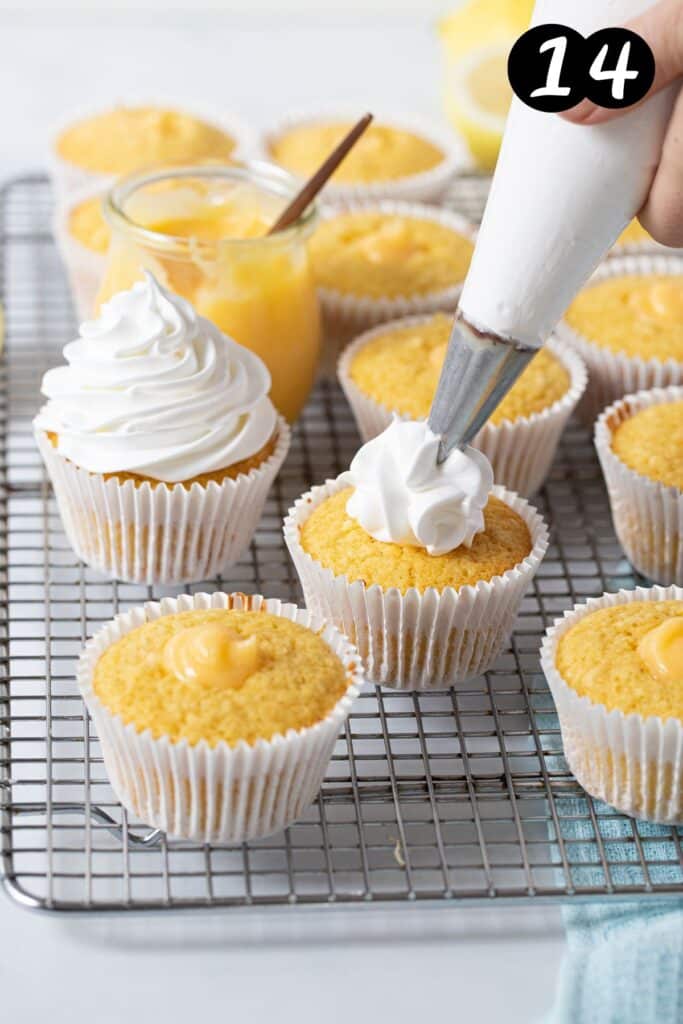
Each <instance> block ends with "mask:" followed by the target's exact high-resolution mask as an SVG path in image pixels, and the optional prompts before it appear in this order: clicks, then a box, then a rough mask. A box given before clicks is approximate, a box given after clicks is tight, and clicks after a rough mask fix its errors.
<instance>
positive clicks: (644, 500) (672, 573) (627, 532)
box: [595, 387, 683, 586]
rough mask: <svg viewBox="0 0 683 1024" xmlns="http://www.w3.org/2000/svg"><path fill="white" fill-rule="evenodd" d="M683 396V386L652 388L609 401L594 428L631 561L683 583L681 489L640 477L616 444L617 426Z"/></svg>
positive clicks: (661, 579) (651, 575)
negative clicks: (611, 403) (646, 410)
mask: <svg viewBox="0 0 683 1024" xmlns="http://www.w3.org/2000/svg"><path fill="white" fill-rule="evenodd" d="M681 401H683V387H678V388H676V387H672V388H654V389H653V390H651V391H640V392H638V393H637V394H635V395H627V396H626V397H625V398H623V399H621V401H619V402H615V403H614V405H611V406H609V408H608V409H606V410H605V411H604V413H603V414H602V416H600V418H599V419H598V422H597V424H596V427H595V447H596V449H597V452H598V457H599V459H600V464H601V466H602V471H603V473H604V476H605V482H606V484H607V492H608V494H609V500H610V507H611V509H612V518H613V520H614V529H615V531H616V534H617V537H618V538H619V543H620V544H621V546H622V547H623V549H624V551H625V553H626V557H627V558H628V560H629V561H630V562H631V564H632V565H633V566H634V567H635V568H636V569H637V570H638V572H639V573H641V574H642V575H643V576H645V577H647V579H649V580H653V581H654V582H655V583H661V584H664V585H669V584H671V583H675V584H677V585H678V586H683V492H681V491H680V490H679V489H678V488H677V487H668V486H666V485H665V484H662V483H660V482H659V481H657V480H652V479H650V478H649V477H646V476H642V475H641V474H640V473H637V472H636V471H635V470H633V469H631V468H630V467H629V466H627V465H626V464H625V463H624V462H622V460H621V459H620V458H619V456H618V455H617V454H616V453H615V452H614V451H613V449H612V438H613V436H614V432H615V430H616V429H617V427H618V426H619V425H620V424H621V423H623V422H624V421H625V420H627V419H630V417H631V416H633V415H635V413H637V412H640V410H641V409H649V408H650V407H651V406H654V405H662V404H664V403H666V402H681Z"/></svg>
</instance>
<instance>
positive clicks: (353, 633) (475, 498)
mask: <svg viewBox="0 0 683 1024" xmlns="http://www.w3.org/2000/svg"><path fill="white" fill-rule="evenodd" d="M437 449H438V438H436V437H435V435H434V434H432V433H431V431H430V430H429V428H428V427H427V426H426V424H424V423H414V422H408V421H406V422H402V421H400V420H395V421H394V422H393V423H392V424H391V426H390V427H389V428H388V429H387V430H386V431H385V433H384V434H381V435H380V436H379V437H377V438H375V439H374V440H373V441H370V442H369V443H368V444H366V445H365V446H364V447H363V448H361V450H360V451H359V452H358V454H357V455H356V457H355V458H354V460H353V462H352V464H351V469H350V472H349V473H345V474H342V475H341V476H340V477H338V478H337V479H336V480H331V481H328V482H327V483H326V484H324V485H323V486H321V487H315V488H313V490H311V491H309V492H308V493H307V494H305V495H304V496H303V497H302V498H300V499H299V500H298V501H297V502H296V504H295V505H294V507H293V508H292V509H290V512H289V515H288V516H287V518H286V520H285V527H284V533H285V540H286V542H287V546H288V548H289V551H290V553H291V555H292V558H293V560H294V564H295V566H296V569H297V572H298V574H299V578H300V580H301V583H302V586H303V591H304V596H305V598H306V604H307V606H308V607H309V608H310V609H311V610H312V611H314V612H315V613H316V614H319V615H322V616H323V618H325V619H327V620H328V621H330V622H333V623H334V624H335V625H336V626H337V627H338V628H339V629H341V630H342V631H343V632H344V633H346V635H347V636H349V637H350V638H352V640H353V642H354V643H355V644H356V645H357V646H358V649H359V651H360V653H361V656H362V657H363V659H364V661H365V663H366V667H367V670H368V675H369V678H370V679H372V680H373V682H375V683H382V684H385V685H387V686H393V687H396V688H398V689H416V690H427V689H443V688H445V687H448V686H452V685H454V684H456V683H459V682H462V681H463V680H466V679H469V678H471V677H473V676H476V675H478V674H479V673H481V672H485V671H486V670H487V669H488V668H490V667H491V665H492V664H493V662H494V661H495V659H496V657H497V656H498V654H499V653H500V651H501V649H502V647H503V646H504V644H505V642H506V640H507V638H508V637H509V635H510V632H511V630H512V625H513V621H514V618H515V616H516V614H517V610H518V608H519V605H520V603H521V601H522V597H523V596H524V592H525V591H526V589H527V587H528V586H529V584H530V582H531V580H532V578H533V576H534V574H535V572H536V569H537V568H538V565H539V564H540V561H541V559H542V557H543V555H544V553H545V550H546V547H547V531H546V529H545V526H544V524H543V521H542V519H541V518H540V516H539V515H538V514H537V513H536V511H535V510H534V509H533V508H531V506H529V505H528V504H527V503H526V502H525V501H523V500H522V499H521V498H518V497H517V496H516V495H515V494H512V493H511V492H508V491H505V490H503V489H502V488H499V487H492V482H493V475H492V471H491V467H490V466H489V464H488V462H487V460H486V458H485V456H483V455H482V454H481V453H479V452H477V451H475V450H474V449H466V450H465V451H464V452H461V451H455V452H453V453H451V455H450V456H449V457H448V459H446V461H445V462H443V463H441V464H440V465H439V466H437V463H436V455H437Z"/></svg>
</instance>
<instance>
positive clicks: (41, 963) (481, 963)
mask: <svg viewBox="0 0 683 1024" xmlns="http://www.w3.org/2000/svg"><path fill="white" fill-rule="evenodd" d="M283 6H284V5H283ZM0 39H1V41H2V60H1V61H0V96H1V97H2V118H3V139H4V140H5V144H4V146H3V147H2V150H0V178H3V177H5V176H7V175H8V174H10V173H13V172H15V171H17V170H19V169H26V168H31V169H35V168H37V167H41V166H43V165H44V162H45V153H46V142H45V139H46V134H47V132H48V130H49V128H50V126H51V124H53V122H54V121H55V119H57V118H59V117H60V116H61V115H62V114H63V113H64V112H65V111H67V110H69V109H70V108H78V107H79V106H82V105H83V104H87V105H92V104H97V103H99V102H102V101H103V102H105V103H107V102H109V101H111V100H112V99H126V98H129V97H134V96H138V97H140V96H143V97H144V96H151V97H159V96H163V95H165V94H170V95H171V96H173V97H185V98H186V99H187V101H188V102H189V101H190V100H193V101H198V102H202V101H204V102H206V101H207V100H208V102H209V103H210V105H212V106H216V105H220V104H222V105H224V106H225V107H227V108H232V109H233V110H235V111H237V112H238V113H240V114H241V115H242V116H243V117H244V118H245V119H246V120H247V121H249V122H251V123H252V124H253V125H255V126H257V127H258V126H266V125H267V124H268V123H269V122H272V120H273V119H274V118H276V117H278V116H280V115H281V114H282V112H283V110H286V109H288V108H293V107H298V106H302V105H305V106H307V107H310V106H316V105H320V106H323V107H326V106H327V105H329V104H334V103H335V101H341V102H343V103H344V104H345V105H347V106H348V104H357V105H358V109H359V111H360V110H364V109H368V108H369V109H372V108H373V107H379V108H380V109H384V110H387V109H389V110H395V111H396V112H399V113H400V112H401V111H403V112H415V113H422V114H425V115H430V116H433V117H438V116H439V66H438V59H439V55H438V49H437V45H436V41H435V35H434V30H433V25H432V24H430V21H429V19H428V18H419V17H415V16H410V17H409V16H401V17H392V16H384V17H382V18H380V17H379V16H374V17H366V18H363V17H362V16H361V15H353V16H351V15H349V16H346V17H343V16H342V17H340V16H331V15H320V16H317V17H315V16H312V17H307V18H303V17H301V16H299V17H296V16H295V17H291V18H288V17H286V16H284V15H282V14H280V15H276V16H272V17H263V16H260V17H259V18H255V17H254V18H249V17H244V16H240V17H236V16H232V17H231V16H229V15H225V14H223V15H221V14H217V13H215V12H214V13H213V14H211V15H199V14H185V15H183V14H178V13H174V12H171V13H170V14H168V15H164V14H158V13H157V14H151V15H145V14H142V15H139V16H138V15H135V14H134V13H132V14H128V15H125V16H115V15H107V14H106V12H98V13H97V17H95V15H94V13H93V12H92V11H91V12H90V15H89V16H83V15H80V16H79V15H77V14H73V13H71V14H59V13H58V12H54V11H50V12H33V14H32V15H30V16H29V15H28V14H27V13H26V12H25V13H24V16H23V19H22V23H21V24H19V23H17V22H16V20H14V21H13V19H12V16H11V15H10V14H8V13H6V12H2V11H0ZM563 948H564V938H563V934H562V929H561V924H560V917H559V912H558V911H557V910H544V911H539V910H535V909H532V908H529V907H526V906H522V905H519V906H515V907H513V908H509V907H508V908H485V909H463V908H452V909H448V908H444V909H441V908H438V909H435V910H429V911H423V910H421V909H420V908H419V907H410V908H406V909H402V910H396V911H392V912H384V911H379V910H373V909H370V910H364V911H360V912H357V913H349V912H344V911H315V912H311V911H308V912H307V911H294V912H291V911H289V910H287V911H283V912H280V913H277V914H275V915H273V914H270V915H260V914H258V913H255V914H252V913H249V914H230V913H220V912H219V913H212V914H196V915H189V916H188V915H180V914H176V915H171V916H169V915H165V914H163V915H160V916H158V917H153V918H149V917H130V918H125V917H124V918H121V917H117V918H104V919H103V918H100V919H95V920H91V919H89V918H69V919H65V918H59V919H57V918H51V917H48V916H44V915H40V914H33V913H29V912H27V911H25V910H22V909H20V908H18V907H16V906H14V905H13V904H11V903H10V902H9V901H8V900H5V899H3V900H2V901H1V902H0V1019H1V1020H3V1021H4V1020H6V1021H8V1024H10V1022H11V1024H33V1022H38V1021H41V1022H42V1021H43V1020H49V1021H50V1024H62V1022H67V1021H68V1022H69V1024H80V1022H81V1021H85V1020H88V1021H94V1022H95V1024H110V1022H111V1024H114V1022H116V1024H120V1022H121V1021H123V1020H126V1021H133V1020H142V1019H145V1018H147V1019H150V1020H154V1021H156V1020H160V1019H161V1018H162V1016H163V1018H164V1019H165V1020H166V1021H168V1024H176V1022H178V1024H180V1022H185V1021H187V1020H188V1019H190V1015H191V1016H192V1017H194V1019H196V1020H203V1019H210V1017H209V1015H212V1014H220V1015H221V1017H228V1016H230V1017H231V1018H233V1019H234V1018H235V1016H237V1018H238V1019H240V1018H241V1019H244V1018H247V1017H248V1019H249V1020H250V1021H253V1022H254V1024H261V1022H262V1021H263V1022H265V1021H270V1020H280V1021H283V1022H288V1021H293V1022H294V1021H297V1022H299V1024H305V1022H308V1021H311V1022H312V1021H318V1020H320V1019H322V1020H328V1021H332V1022H334V1021H340V1022H341V1021H345V1022H346V1021H348V1020H352V1021H353V1020H355V1021H359V1022H365V1021H382V1022H387V1024H389V1022H391V1024H402V1022H404V1021H406V1022H407V1021H411V1022H412V1024H414V1021H415V1020H416V1019H418V1020H419V1019H422V1020H425V1019H429V1018H433V1019H435V1020H462V1021H463V1022H467V1024H469V1022H470V1021H475V1020H476V1021H477V1024H488V1022H494V1021H495V1022H498V1021H504V1022H505V1024H515V1022H520V1024H521V1022H524V1024H530V1022H534V1021H539V1020H540V1019H541V1018H542V1016H543V1014H544V1013H545V1012H546V1011H547V1010H548V1008H549V1007H550V1005H551V1003H552V999H553V993H554V990H555V986H556V979H557V973H558V968H559V963H560V958H561V955H562V951H563Z"/></svg>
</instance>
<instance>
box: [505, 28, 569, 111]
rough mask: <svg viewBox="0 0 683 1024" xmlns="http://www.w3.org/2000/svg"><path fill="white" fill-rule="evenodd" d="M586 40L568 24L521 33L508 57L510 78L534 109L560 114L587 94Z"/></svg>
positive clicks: (518, 94)
mask: <svg viewBox="0 0 683 1024" xmlns="http://www.w3.org/2000/svg"><path fill="white" fill-rule="evenodd" d="M585 54H586V40H585V39H584V37H583V36H582V35H581V33H580V32H576V31H575V29H573V28H567V26H566V25H553V24H550V25H537V26H536V28H530V29H529V31H528V32H525V33H524V35H522V36H520V37H519V39H518V40H517V42H516V43H515V45H514V46H513V47H512V50H511V51H510V56H509V57H508V78H509V79H510V85H511V86H512V88H513V91H514V92H515V94H516V95H517V96H519V98H520V100H522V101H523V102H524V103H526V105H527V106H528V107H533V108H534V110H544V111H546V112H547V113H557V112H559V111H560V110H569V108H570V107H574V106H576V104H577V103H579V102H580V101H581V100H582V99H583V98H584V96H585V95H586V92H585V75H586V59H585Z"/></svg>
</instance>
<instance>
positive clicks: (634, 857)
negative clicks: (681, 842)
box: [547, 797, 683, 1024]
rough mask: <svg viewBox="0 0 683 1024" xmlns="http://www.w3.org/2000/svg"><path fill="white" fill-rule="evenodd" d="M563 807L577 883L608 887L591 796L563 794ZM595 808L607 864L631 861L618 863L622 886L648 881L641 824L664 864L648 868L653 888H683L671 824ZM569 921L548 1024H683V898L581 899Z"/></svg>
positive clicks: (649, 852)
mask: <svg viewBox="0 0 683 1024" xmlns="http://www.w3.org/2000/svg"><path fill="white" fill-rule="evenodd" d="M556 806H557V811H558V816H559V818H560V829H561V833H562V837H563V839H564V840H565V841H566V840H570V842H568V843H567V844H566V847H565V848H566V851H567V859H568V861H569V863H570V865H571V873H572V877H573V880H574V884H575V885H577V886H579V885H580V886H585V885H596V886H603V885H604V884H605V881H606V879H605V872H604V869H603V868H602V866H601V862H600V852H599V849H598V846H597V842H596V837H595V834H594V829H593V824H592V822H591V821H590V819H588V818H586V817H585V815H586V812H587V808H588V803H587V800H586V799H585V798H581V797H576V798H563V799H560V800H558V801H556ZM596 812H597V817H598V822H599V828H600V835H601V838H602V842H603V844H604V850H605V856H606V859H607V861H608V862H609V861H622V862H627V863H624V864H620V865H618V866H615V867H613V868H612V870H611V879H612V882H613V884H614V885H615V886H621V885H627V884H637V885H642V884H643V883H644V882H645V881H646V880H647V879H646V878H645V877H644V874H645V873H644V871H643V867H642V865H641V861H640V856H639V853H638V848H637V846H636V844H635V843H634V842H633V837H634V829H635V830H637V835H638V837H639V838H640V842H641V845H642V851H643V857H644V859H645V860H646V862H647V861H648V859H652V860H654V859H656V860H657V861H664V862H665V863H653V864H650V865H648V871H649V877H650V880H651V882H652V883H653V885H655V886H656V885H657V884H660V885H661V884H663V883H673V884H679V885H683V868H682V867H681V865H680V862H679V854H678V847H677V845H676V842H675V837H674V833H673V831H672V829H671V828H668V827H664V826H660V825H653V824H650V823H647V822H631V821H630V820H629V819H628V818H624V817H623V816H621V815H618V814H616V812H614V811H612V810H611V809H610V808H607V807H605V806H604V805H599V804H596ZM577 816H580V817H577ZM679 835H681V830H679ZM626 839H630V840H631V842H624V840H626ZM564 921H565V926H566V930H567V953H566V955H565V959H564V962H563V964H562V968H561V972H560V980H559V986H558V991H557V997H556V1002H555V1007H554V1009H553V1011H552V1013H551V1015H550V1017H549V1019H548V1022H547V1024H683V898H676V897H673V898H671V899H666V898H660V899H659V901H654V900H653V901H650V902H648V903H645V902H639V903H622V902H618V901H616V900H612V901H611V902H600V903H590V904H588V903H587V904H578V903H577V904H576V905H575V906H571V907H568V908H566V909H565V911H564Z"/></svg>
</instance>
